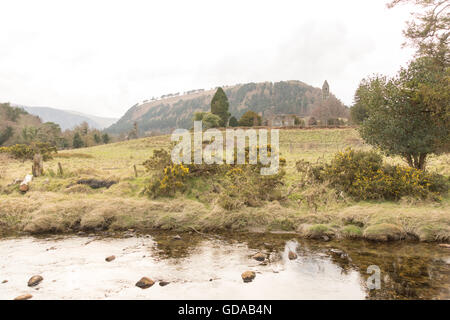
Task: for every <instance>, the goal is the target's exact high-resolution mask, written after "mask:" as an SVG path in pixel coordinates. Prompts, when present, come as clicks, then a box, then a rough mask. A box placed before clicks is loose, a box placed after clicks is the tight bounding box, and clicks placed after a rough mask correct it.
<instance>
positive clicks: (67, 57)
mask: <svg viewBox="0 0 450 320" xmlns="http://www.w3.org/2000/svg"><path fill="white" fill-rule="evenodd" d="M386 2H387V0H341V1H336V0H307V1H306V0H294V1H280V0H273V1H262V0H258V1H250V0H245V1H244V0H238V1H233V0H227V1H217V0H205V1H195V0H189V1H187V0H180V1H171V0H164V1H130V0H126V1H111V0H109V1H93V0H90V1H80V0H77V1H60V0H59V1H45V0H39V1H35V0H31V1H21V0H14V1H4V0H0V13H1V17H0V102H7V101H9V102H12V103H17V104H23V105H29V106H49V107H55V108H60V109H68V110H76V111H79V112H84V113H89V114H93V115H100V116H113V117H120V116H122V115H123V114H124V113H125V112H126V111H127V110H128V108H130V107H131V106H132V105H133V104H135V103H136V102H139V101H142V100H144V99H148V98H151V97H153V96H160V95H162V94H166V93H173V92H183V91H186V90H190V89H198V88H205V89H207V88H212V87H215V86H218V85H233V84H236V83H246V82H262V81H273V82H275V81H280V80H300V81H303V82H306V83H308V84H311V85H313V86H317V87H321V86H322V83H323V81H324V80H325V79H327V80H328V82H329V83H330V86H331V91H332V92H333V93H334V94H335V95H336V96H337V97H338V98H339V99H341V100H342V101H343V102H344V103H346V104H351V103H352V100H353V94H354V92H355V89H356V88H357V86H358V83H359V81H360V80H361V79H362V78H364V77H366V76H367V75H370V74H373V73H384V74H394V73H395V72H396V71H397V70H398V68H399V66H400V65H404V64H405V63H406V62H407V61H408V60H409V59H410V58H411V57H412V51H411V49H402V48H401V43H402V42H403V40H404V39H403V36H402V30H403V29H404V27H405V21H406V20H408V19H409V18H410V16H409V11H410V9H411V8H410V7H403V6H402V7H398V8H395V9H391V10H389V9H387V8H386Z"/></svg>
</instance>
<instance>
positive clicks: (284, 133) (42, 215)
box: [0, 129, 450, 241]
mask: <svg viewBox="0 0 450 320" xmlns="http://www.w3.org/2000/svg"><path fill="white" fill-rule="evenodd" d="M169 144H170V136H158V137H151V138H145V139H139V140H132V141H127V142H120V143H115V144H109V145H102V146H96V147H91V148H85V149H77V150H67V151H60V152H59V153H58V154H57V155H56V156H55V157H54V159H53V160H50V161H47V162H45V163H44V170H45V174H44V176H42V177H39V178H37V179H35V180H34V181H33V183H32V185H31V188H30V191H29V192H27V193H26V194H21V193H20V192H19V191H18V186H17V185H12V182H13V181H14V180H15V179H23V178H24V176H25V175H26V174H29V173H30V172H31V162H30V161H25V162H21V161H17V160H13V159H10V158H7V157H5V156H2V158H1V159H0V234H8V233H16V232H29V233H33V234H36V233H49V232H74V231H77V230H126V229H128V228H133V229H137V230H142V231H145V230H151V229H155V228H158V229H174V230H179V231H187V230H193V229H194V230H197V231H221V230H222V231H223V230H236V231H258V232H264V231H272V230H284V231H296V232H298V233H300V234H302V235H304V236H307V237H313V238H323V237H324V236H326V237H350V238H367V239H373V240H395V239H403V238H416V239H420V240H422V241H450V213H449V212H450V205H449V204H450V200H449V198H448V196H447V197H444V199H442V201H441V202H426V201H412V200H409V201H408V200H407V199H405V200H401V201H399V202H386V201H377V202H375V201H371V202H368V201H365V202H354V201H352V200H350V199H347V198H346V197H343V198H342V199H336V198H335V197H334V196H333V195H332V194H330V193H327V192H326V191H325V190H324V191H323V192H322V193H320V197H321V200H323V201H319V202H320V203H319V205H318V207H317V208H310V207H308V206H307V205H305V204H304V203H300V202H298V203H297V202H296V201H295V196H294V197H291V201H289V202H286V203H279V202H277V201H274V202H269V203H267V204H266V205H264V206H263V207H258V208H245V209H240V210H237V211H226V210H224V209H222V208H221V207H220V206H218V205H217V203H216V202H215V200H214V197H211V196H210V192H211V191H210V187H211V186H209V185H202V184H199V185H198V186H197V187H196V189H195V190H194V191H193V192H191V193H190V194H188V195H179V196H177V197H176V198H162V199H161V198H160V199H149V198H148V197H147V196H145V195H143V193H142V191H143V189H144V187H145V185H146V184H148V183H149V180H150V178H151V174H149V173H147V172H146V171H145V170H144V167H143V166H142V163H143V162H144V161H145V160H146V159H148V158H149V157H150V156H151V155H152V152H153V150H155V149H158V148H162V147H168V146H169ZM347 147H352V148H354V149H369V147H368V146H366V145H364V144H363V142H362V141H361V139H360V138H359V136H358V133H357V131H356V130H354V129H317V130H281V131H280V149H281V150H280V151H281V156H282V157H284V158H286V160H287V166H286V172H287V175H286V190H287V191H288V190H289V189H290V188H291V187H292V186H294V185H295V183H296V178H297V173H296V170H295V163H296V161H297V160H300V159H304V160H307V161H310V162H316V161H318V160H330V159H331V158H332V156H333V154H334V153H335V152H337V151H342V150H344V149H345V148H347ZM388 161H389V162H392V163H401V162H402V161H401V159H399V158H389V159H388ZM449 162H450V156H449V155H443V156H435V157H432V158H431V159H430V161H429V166H428V170H431V171H436V172H438V173H440V174H443V175H446V176H449V175H450V165H449ZM58 163H61V165H62V168H63V175H58V174H57V172H58ZM134 165H136V166H137V169H138V177H137V178H136V177H135V173H134V168H133V166H134ZM82 178H95V179H108V180H114V181H117V182H118V183H117V184H115V185H113V186H112V187H110V188H109V189H105V188H102V189H95V190H94V189H91V188H90V187H88V186H85V185H77V184H76V183H75V182H76V181H78V180H79V179H82Z"/></svg>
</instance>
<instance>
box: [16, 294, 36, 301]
mask: <svg viewBox="0 0 450 320" xmlns="http://www.w3.org/2000/svg"><path fill="white" fill-rule="evenodd" d="M31 298H33V296H32V295H31V294H23V295H21V296H18V297H15V298H14V300H28V299H31Z"/></svg>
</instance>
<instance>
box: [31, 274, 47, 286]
mask: <svg viewBox="0 0 450 320" xmlns="http://www.w3.org/2000/svg"><path fill="white" fill-rule="evenodd" d="M42 280H44V278H42V276H39V275H37V276H32V277H31V278H30V280H28V286H29V287H34V286H37V285H38V284H39V283H40V282H41V281H42Z"/></svg>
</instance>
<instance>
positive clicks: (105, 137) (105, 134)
mask: <svg viewBox="0 0 450 320" xmlns="http://www.w3.org/2000/svg"><path fill="white" fill-rule="evenodd" d="M102 140H103V143H104V144H108V143H109V142H110V141H111V138H110V137H109V135H108V134H107V133H104V134H103V135H102Z"/></svg>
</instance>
